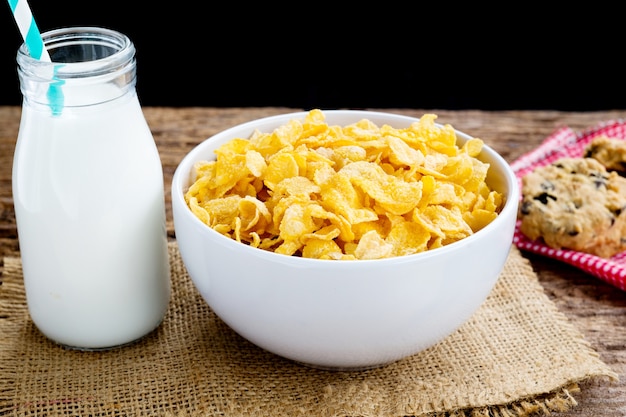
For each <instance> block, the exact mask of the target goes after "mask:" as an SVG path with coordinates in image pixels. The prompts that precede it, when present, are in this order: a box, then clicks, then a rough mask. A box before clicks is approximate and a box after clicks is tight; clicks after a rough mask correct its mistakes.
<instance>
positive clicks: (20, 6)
mask: <svg viewBox="0 0 626 417" xmlns="http://www.w3.org/2000/svg"><path fill="white" fill-rule="evenodd" d="M7 1H8V2H9V7H11V12H13V17H14V18H15V23H17V27H18V28H19V30H20V33H21V34H22V38H23V39H24V43H25V44H26V46H27V47H28V50H29V52H30V56H32V57H33V58H35V59H39V60H42V61H48V62H50V55H48V51H47V50H46V48H45V47H44V45H43V40H42V39H41V33H40V32H39V29H38V28H37V24H36V23H35V18H34V17H33V13H32V12H31V10H30V6H29V5H28V2H27V1H26V0H7Z"/></svg>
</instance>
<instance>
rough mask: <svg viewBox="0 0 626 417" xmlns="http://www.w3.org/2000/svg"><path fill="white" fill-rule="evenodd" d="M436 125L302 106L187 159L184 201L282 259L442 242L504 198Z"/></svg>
mask: <svg viewBox="0 0 626 417" xmlns="http://www.w3.org/2000/svg"><path fill="white" fill-rule="evenodd" d="M436 118H437V116H436V115H434V114H425V115H423V116H422V117H421V118H420V119H419V121H416V122H415V123H413V124H411V126H409V127H408V128H404V129H396V128H393V127H391V126H388V125H383V126H380V127H379V126H377V125H375V124H374V123H372V122H371V121H369V120H366V119H364V120H361V121H359V122H356V123H354V124H351V125H348V126H343V127H342V126H331V125H328V124H327V123H326V121H325V115H324V113H323V112H322V111H321V110H319V109H315V110H311V111H310V112H309V113H308V114H307V115H306V117H305V118H304V120H303V121H300V120H291V121H290V122H289V123H287V124H285V125H283V126H280V127H279V128H277V129H275V130H274V131H273V132H259V131H255V132H254V134H253V135H252V136H251V137H250V138H247V139H246V138H235V139H232V140H231V141H229V142H227V143H225V144H223V145H222V146H221V147H220V148H219V149H217V150H216V151H215V154H216V159H215V160H211V161H202V162H198V163H196V165H195V175H196V179H195V182H194V183H193V184H192V185H191V186H190V187H189V189H188V190H187V192H186V194H185V199H186V201H187V204H188V205H189V207H190V209H191V210H192V211H193V213H194V214H195V215H196V216H197V217H198V218H199V219H200V220H202V221H203V222H204V223H206V224H207V225H208V226H209V227H211V228H213V229H215V230H216V231H218V232H219V233H222V234H224V235H225V236H227V237H229V238H232V239H235V240H237V241H239V242H242V243H245V244H248V245H250V246H253V247H257V248H260V249H263V250H268V251H273V252H276V253H279V254H284V255H294V256H302V257H306V258H317V259H335V260H348V259H381V258H389V257H395V256H404V255H410V254H414V253H419V252H423V251H427V250H430V249H434V248H438V247H441V246H444V245H448V244H450V243H452V242H456V241H458V240H460V239H463V238H465V237H467V236H470V235H472V234H473V233H475V232H477V231H478V230H480V229H482V228H483V227H485V226H486V225H488V224H489V223H490V222H491V221H493V220H494V219H495V218H496V216H497V215H498V214H499V212H500V210H501V208H502V206H503V204H504V197H503V195H502V194H500V193H498V192H497V191H494V190H491V189H490V188H489V187H488V185H487V184H486V182H485V178H486V176H487V171H488V169H489V165H488V164H487V163H484V162H482V161H480V160H479V159H477V156H478V154H479V153H480V151H481V149H482V147H483V142H482V140H480V139H478V138H473V139H470V140H468V141H467V142H466V143H465V144H464V145H463V146H461V147H459V146H458V145H457V143H456V134H455V132H454V129H453V128H452V126H450V125H443V126H439V125H437V124H436V123H435V119H436Z"/></svg>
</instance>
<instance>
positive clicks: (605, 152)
mask: <svg viewBox="0 0 626 417" xmlns="http://www.w3.org/2000/svg"><path fill="white" fill-rule="evenodd" d="M583 156H584V157H586V158H593V159H597V160H598V161H599V162H600V163H601V164H602V165H604V167H605V168H606V169H607V170H608V171H616V172H617V173H618V174H620V175H622V176H626V140H624V139H617V138H609V137H607V136H598V137H596V138H594V139H593V140H592V141H591V142H590V143H589V145H587V147H586V148H585V153H584V155H583Z"/></svg>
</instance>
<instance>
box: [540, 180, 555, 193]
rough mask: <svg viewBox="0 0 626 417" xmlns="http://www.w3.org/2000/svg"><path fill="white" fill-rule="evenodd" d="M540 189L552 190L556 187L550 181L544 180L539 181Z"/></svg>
mask: <svg viewBox="0 0 626 417" xmlns="http://www.w3.org/2000/svg"><path fill="white" fill-rule="evenodd" d="M541 189H542V190H545V191H554V190H555V189H556V187H555V186H554V184H552V183H551V182H550V181H544V182H542V183H541Z"/></svg>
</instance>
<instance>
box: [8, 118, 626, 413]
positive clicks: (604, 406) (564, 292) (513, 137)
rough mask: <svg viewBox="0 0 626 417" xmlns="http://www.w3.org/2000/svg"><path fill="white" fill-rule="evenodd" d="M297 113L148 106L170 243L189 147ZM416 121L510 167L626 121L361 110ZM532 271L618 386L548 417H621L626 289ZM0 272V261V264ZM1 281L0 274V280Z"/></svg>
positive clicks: (574, 272) (12, 131)
mask: <svg viewBox="0 0 626 417" xmlns="http://www.w3.org/2000/svg"><path fill="white" fill-rule="evenodd" d="M300 110H302V109H290V108H279V107H256V108H200V107H192V108H170V107H147V108H145V109H144V113H145V115H146V119H147V120H148V124H149V125H150V127H151V129H152V132H153V134H154V138H155V141H156V143H157V146H158V149H159V152H160V156H161V161H162V164H163V172H164V176H165V195H166V200H167V205H166V207H167V228H168V235H169V238H170V239H175V234H174V227H173V222H172V214H171V205H170V184H171V179H172V175H173V173H174V170H175V169H176V166H177V164H178V163H179V162H180V160H181V159H182V158H183V156H184V155H185V154H186V152H188V151H189V150H190V149H191V148H192V147H194V146H195V145H196V144H198V143H199V142H200V141H202V140H204V139H205V138H207V137H209V136H212V135H214V134H215V133H217V132H219V131H221V130H224V129H226V128H229V127H232V126H234V125H236V124H239V123H242V122H246V121H250V120H253V119H256V118H259V117H265V116H271V115H276V114H281V113H287V112H292V111H300ZM368 110H380V111H385V112H393V113H398V114H405V115H410V116H416V117H419V116H421V115H422V114H424V113H435V114H437V115H438V119H437V121H438V122H439V123H449V124H451V125H453V126H454V127H455V128H456V129H458V130H461V131H463V132H465V133H468V134H470V135H471V136H475V137H479V138H481V139H483V140H484V141H485V143H487V144H488V145H489V146H491V147H493V148H494V149H495V150H496V151H498V152H499V153H500V154H501V155H502V156H503V157H504V158H505V159H506V160H507V161H509V162H512V161H513V160H515V159H516V158H517V157H519V156H521V155H522V154H523V153H525V152H528V151H530V150H532V149H533V148H535V147H537V146H538V145H539V144H540V142H541V141H542V140H543V139H545V138H546V137H547V136H548V135H550V134H551V133H552V132H554V131H555V130H556V129H557V128H559V127H562V126H569V127H570V128H572V129H574V130H577V131H580V130H584V129H587V128H590V127H593V126H595V125H596V124H598V123H600V122H603V121H606V120H611V119H626V110H615V111H601V112H559V111H478V110H462V111H449V110H438V109H427V110H424V109H368ZM20 115H21V109H20V108H19V107H15V106H0V262H1V260H2V258H4V257H6V256H16V255H18V254H19V245H18V241H17V229H16V226H15V214H14V210H13V199H12V195H11V167H12V160H13V152H14V149H15V141H16V137H17V132H18V128H19V122H20ZM525 256H527V257H528V258H529V259H530V261H531V263H532V265H533V267H534V268H535V270H536V272H537V274H538V276H539V279H540V282H541V284H542V285H543V287H544V288H545V292H546V294H547V295H548V296H549V297H550V298H551V299H552V300H553V301H554V302H555V304H556V305H557V307H558V308H559V310H560V311H562V312H563V313H564V314H565V315H566V316H567V317H568V318H569V319H570V320H571V321H572V322H573V324H574V325H575V326H576V327H577V328H578V329H579V330H580V331H581V332H582V333H583V334H584V336H585V338H586V339H587V340H588V342H589V343H590V345H591V346H592V347H593V348H594V349H595V350H596V351H597V352H598V354H599V355H600V358H601V359H602V360H603V361H604V362H605V363H606V364H608V365H609V366H610V367H611V368H612V369H613V371H615V372H616V373H617V374H618V375H619V378H620V380H619V382H617V383H614V384H609V383H607V382H606V381H598V382H593V381H592V382H589V383H586V384H584V385H582V386H581V391H580V392H579V393H576V394H575V395H574V396H575V398H576V399H577V401H578V402H579V404H578V405H577V406H576V407H574V408H573V409H572V410H570V411H569V412H567V413H556V414H552V415H554V416H560V417H574V416H603V417H624V416H626V292H624V291H620V290H618V289H616V288H615V287H612V286H610V285H608V284H606V283H604V282H602V281H601V280H599V279H597V278H595V277H593V276H591V275H588V274H586V273H583V272H581V271H579V270H578V269H576V268H573V267H571V266H568V265H566V264H563V263H559V262H557V261H553V260H550V259H547V258H543V257H540V256H537V255H531V254H525ZM0 267H1V264H0ZM0 280H1V276H0Z"/></svg>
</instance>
